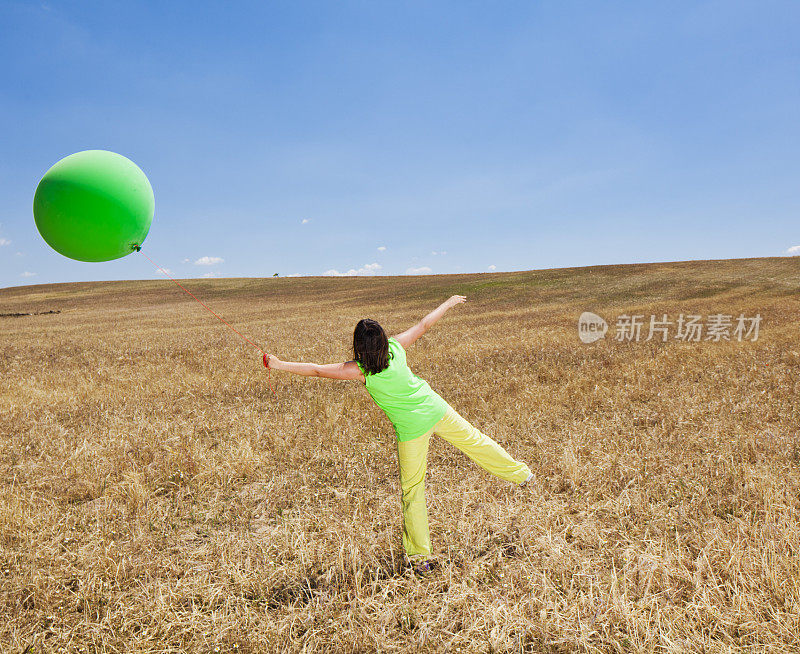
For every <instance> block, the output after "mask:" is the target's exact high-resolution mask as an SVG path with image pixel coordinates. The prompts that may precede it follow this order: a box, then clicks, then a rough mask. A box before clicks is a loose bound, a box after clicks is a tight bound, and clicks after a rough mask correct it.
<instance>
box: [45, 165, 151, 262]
mask: <svg viewBox="0 0 800 654" xmlns="http://www.w3.org/2000/svg"><path fill="white" fill-rule="evenodd" d="M154 210H155V198H154V197H153V188H152V187H151V186H150V182H149V181H147V177H146V176H145V174H144V173H143V172H142V170H141V169H140V168H139V167H138V166H137V165H136V164H135V163H133V162H132V161H131V160H130V159H128V158H126V157H123V156H122V155H121V154H116V153H115V152H108V151H107V150H86V151H84V152H76V153H75V154H71V155H70V156H68V157H65V158H64V159H62V160H61V161H59V162H58V163H57V164H55V165H54V166H53V167H52V168H51V169H50V170H48V171H47V172H46V173H45V175H44V177H43V178H42V181H41V182H39V186H38V187H37V188H36V195H35V196H34V198H33V217H34V220H35V221H36V228H37V229H38V230H39V233H40V234H41V235H42V238H44V240H45V241H47V244H48V245H49V246H50V247H51V248H53V249H54V250H55V251H56V252H60V253H61V254H63V255H64V256H65V257H69V258H70V259H77V260H78V261H110V260H112V259H119V258H120V257H124V256H125V255H126V254H130V253H131V252H133V251H134V250H137V249H138V248H139V246H141V244H142V242H143V241H144V239H145V237H146V236H147V232H148V231H149V230H150V223H152V222H153V211H154Z"/></svg>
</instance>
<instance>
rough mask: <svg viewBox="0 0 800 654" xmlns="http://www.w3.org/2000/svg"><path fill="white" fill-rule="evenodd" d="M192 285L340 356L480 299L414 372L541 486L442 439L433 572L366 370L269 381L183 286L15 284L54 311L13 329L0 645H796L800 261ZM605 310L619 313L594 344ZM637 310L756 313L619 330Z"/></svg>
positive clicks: (262, 339) (261, 336) (6, 353)
mask: <svg viewBox="0 0 800 654" xmlns="http://www.w3.org/2000/svg"><path fill="white" fill-rule="evenodd" d="M186 283H187V284H188V285H189V287H190V288H191V289H192V290H193V292H195V293H196V294H197V295H198V296H199V297H201V298H202V299H203V300H204V301H207V302H208V303H210V304H211V306H212V307H213V308H214V309H215V310H216V311H218V312H220V313H221V314H222V315H223V316H225V317H226V318H227V319H228V320H230V321H231V322H233V323H234V324H235V325H236V326H237V328H239V329H240V330H241V331H242V332H243V333H244V334H246V335H247V336H248V337H250V338H251V339H253V340H255V341H256V342H258V343H261V344H263V345H264V346H265V349H267V350H268V351H271V352H273V353H275V354H276V355H277V356H279V357H281V358H285V359H289V360H303V361H316V362H320V363H322V362H335V361H344V360H346V359H348V358H349V353H350V347H351V344H352V330H353V327H354V325H355V323H356V322H357V320H358V319H360V318H362V317H372V318H375V319H377V320H379V321H380V322H381V323H382V324H384V326H385V327H386V328H387V331H389V332H397V331H401V330H403V329H405V328H407V327H408V326H409V325H411V324H412V323H413V322H415V321H416V320H418V319H419V318H420V317H421V316H422V315H424V313H426V312H427V311H429V310H431V309H433V308H434V307H435V306H436V305H437V304H438V303H439V302H441V301H443V300H444V299H446V298H447V297H448V296H450V295H452V294H455V293H458V294H463V295H466V296H467V298H468V303H467V304H466V305H462V306H459V307H456V308H455V309H453V310H452V311H451V312H449V313H448V314H447V316H445V318H444V319H443V320H442V321H441V322H440V323H439V324H438V325H437V326H436V327H435V328H434V330H433V331H432V332H430V333H429V334H428V335H426V336H425V337H423V339H422V340H421V341H419V342H418V343H417V344H416V345H414V346H413V347H411V348H410V349H409V355H408V359H409V364H410V365H411V366H412V369H414V370H415V371H416V372H417V373H418V374H420V375H421V376H423V377H425V378H426V379H428V381H429V382H430V383H431V385H432V386H433V388H434V389H435V390H437V391H438V392H439V393H440V394H441V395H442V396H443V397H444V398H445V399H447V400H448V401H449V402H450V403H451V404H452V405H453V406H454V407H455V408H456V409H457V410H458V411H459V412H460V413H462V415H464V416H465V417H466V418H468V419H469V420H470V421H472V422H473V423H474V424H476V425H477V426H478V427H480V428H481V429H482V430H483V431H485V432H486V433H488V434H489V435H490V436H492V437H493V438H495V439H496V440H497V441H499V442H500V443H502V444H503V445H504V446H505V447H506V448H507V449H508V450H509V451H510V452H511V453H512V454H513V455H515V456H516V457H517V458H520V459H523V460H525V461H527V462H528V463H529V465H530V466H531V469H532V470H533V471H534V474H535V475H536V483H535V485H534V486H533V487H532V488H530V489H526V490H523V491H520V490H519V489H516V488H512V487H511V486H510V485H509V484H507V483H505V482H502V481H500V480H498V479H496V478H493V477H491V476H489V475H488V474H487V473H485V472H483V471H482V470H481V469H479V468H477V467H476V466H475V465H474V464H472V463H471V462H470V461H469V460H468V459H466V457H464V456H463V455H461V454H460V453H459V452H457V451H456V450H454V449H452V448H451V447H450V446H449V445H448V444H447V443H444V442H443V441H440V440H437V439H434V440H433V441H432V443H431V453H430V456H429V461H428V477H427V484H428V508H429V511H430V518H431V532H432V537H433V540H434V548H435V555H436V562H437V567H436V568H435V569H434V570H433V571H432V572H431V573H430V574H429V575H427V576H419V575H416V574H414V573H413V572H412V571H411V570H409V569H408V568H407V567H406V566H405V564H404V561H403V555H402V549H401V547H400V542H399V540H400V524H401V522H400V502H399V482H398V474H397V461H396V456H395V451H394V441H393V436H392V432H391V427H390V424H389V423H388V421H387V420H386V419H385V418H384V416H383V415H382V414H381V413H380V411H379V410H378V409H377V408H376V407H375V406H374V405H372V404H371V401H370V399H369V397H368V395H367V394H366V392H365V390H364V389H363V387H361V386H360V385H359V384H357V383H353V382H336V381H330V380H319V379H304V378H298V377H289V376H287V375H281V373H275V374H273V383H274V385H275V390H276V393H277V396H275V395H273V394H272V392H271V391H270V389H269V387H268V386H267V378H266V374H265V372H264V368H263V367H262V366H261V361H260V354H259V353H258V352H257V351H256V350H255V349H254V348H252V347H250V346H249V345H247V344H246V343H244V342H243V341H241V340H240V339H239V338H238V337H237V336H236V335H235V334H233V333H232V332H230V330H228V329H227V328H226V327H224V326H223V325H221V324H220V323H219V322H217V321H216V320H215V319H214V318H213V317H212V316H210V315H209V314H208V313H206V312H205V311H204V310H203V309H202V308H200V307H199V306H198V305H197V304H196V303H195V302H193V301H192V300H191V299H190V298H188V297H186V296H185V295H184V294H182V293H181V292H180V291H179V290H178V289H177V288H176V287H175V286H174V285H173V284H172V283H171V282H169V281H142V282H113V283H112V282H108V283H92V284H88V283H86V284H64V285H50V286H31V287H24V288H11V289H2V290H0V314H19V313H23V314H37V315H22V316H19V315H2V316H0V445H2V447H0V651H3V652H26V653H29V654H32V653H34V652H126V653H133V652H184V651H185V652H272V651H279V652H313V651H327V652H374V651H378V652H401V651H402V652H439V651H442V652H444V651H447V652H495V653H500V652H573V651H579V652H700V651H704V652H738V651H752V652H765V651H774V652H785V651H800V645H799V644H798V643H800V527H799V526H798V520H799V519H800V436H799V435H798V425H800V411H799V410H798V394H799V393H800V342H799V340H798V336H800V332H799V328H800V295H799V293H800V258H783V259H751V260H736V261H718V262H692V263H677V264H651V265H636V266H613V267H612V266H609V267H597V268H582V269H569V270H550V271H538V272H536V271H534V272H522V273H507V274H506V273H498V274H491V275H451V276H436V277H400V278H386V277H383V278H381V277H376V278H346V279H345V278H292V279H227V280H226V279H222V280H190V281H188V282H186ZM586 310H588V311H594V312H596V313H598V314H600V315H601V316H603V317H605V318H606V320H608V321H609V324H610V326H611V332H610V333H609V334H608V335H607V337H606V338H605V339H604V340H601V341H598V342H596V343H593V344H589V345H587V344H583V343H581V342H580V341H579V339H578V337H577V326H576V323H577V319H578V316H579V315H580V314H581V312H583V311H586ZM47 311H58V312H59V313H42V312H47ZM634 313H635V314H640V315H644V316H646V318H645V322H649V317H650V315H652V314H655V315H657V316H658V317H659V318H660V317H661V316H662V314H668V316H669V318H670V319H671V320H673V321H674V320H676V319H677V317H678V316H679V315H680V314H682V313H683V314H699V315H703V316H709V315H712V314H719V313H722V314H730V315H733V316H734V318H735V317H737V316H738V315H739V314H744V315H745V316H750V317H752V316H755V315H756V314H760V316H761V318H762V322H761V326H760V333H759V338H758V340H757V341H755V342H753V341H752V340H745V341H742V342H739V341H738V340H736V339H735V338H734V339H733V340H731V341H729V342H728V341H724V340H723V341H721V342H711V341H701V342H690V343H684V342H680V341H678V340H677V339H674V338H672V334H670V339H669V341H668V342H667V343H662V342H660V341H658V340H657V339H653V340H651V341H649V342H645V340H644V339H645V338H646V336H647V325H645V328H644V331H643V333H642V339H641V341H640V342H617V341H616V340H614V338H613V336H614V323H615V321H616V317H617V316H619V315H622V314H634ZM672 329H673V330H674V326H673V328H672Z"/></svg>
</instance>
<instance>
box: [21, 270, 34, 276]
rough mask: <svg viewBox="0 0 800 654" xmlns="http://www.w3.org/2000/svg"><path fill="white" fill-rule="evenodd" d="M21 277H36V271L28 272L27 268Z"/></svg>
mask: <svg viewBox="0 0 800 654" xmlns="http://www.w3.org/2000/svg"><path fill="white" fill-rule="evenodd" d="M20 277H36V273H35V272H28V271H27V270H26V271H25V272H24V273H22V274H21V275H20Z"/></svg>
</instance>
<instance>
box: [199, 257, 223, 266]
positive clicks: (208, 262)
mask: <svg viewBox="0 0 800 654" xmlns="http://www.w3.org/2000/svg"><path fill="white" fill-rule="evenodd" d="M218 263H225V259H223V258H222V257H200V258H199V259H197V260H196V261H195V262H194V265H195V266H216V265H217V264H218Z"/></svg>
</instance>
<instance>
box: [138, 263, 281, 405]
mask: <svg viewBox="0 0 800 654" xmlns="http://www.w3.org/2000/svg"><path fill="white" fill-rule="evenodd" d="M139 252H141V253H142V256H144V258H145V259H147V260H148V261H149V262H150V263H152V264H153V265H154V266H155V267H156V268H158V269H159V270H160V271H161V272H162V273H164V274H165V275H166V276H167V277H169V278H170V279H171V280H172V281H173V282H175V283H176V284H177V285H178V286H179V287H180V288H181V289H183V291H184V292H185V293H187V294H188V295H190V296H192V297H193V298H194V299H195V300H197V302H198V303H200V304H201V305H202V306H203V307H204V308H205V309H207V310H208V311H209V312H210V313H211V314H212V315H213V316H215V317H216V318H217V319H218V320H219V321H220V322H223V323H225V324H226V325H228V327H230V328H231V329H232V330H233V331H235V332H236V333H237V334H239V336H241V337H242V338H243V339H244V340H246V341H247V342H248V343H250V345H252V346H253V347H254V348H256V349H257V350H258V351H259V352H261V354H263V355H264V367H265V368H266V369H267V383H268V384H269V388H270V390H271V391H272V393H273V394H274V395H275V396H276V397H277V395H278V394H277V393H276V392H275V389H274V388H273V387H272V373H271V371H270V369H269V366H268V365H267V357H268V356H269V355H268V354H267V353H266V352H264V350H263V349H261V347H260V346H258V345H256V344H255V343H253V341H251V340H250V339H249V338H247V336H245V335H244V334H242V332H240V331H239V330H238V329H236V327H234V326H233V325H231V324H230V323H229V322H228V321H227V320H225V319H224V318H223V317H222V316H220V315H219V314H218V313H217V312H216V311H214V309H212V308H211V307H210V306H208V305H207V304H206V303H205V302H203V301H202V300H201V299H200V298H198V297H197V296H196V295H195V294H194V293H192V292H191V291H190V290H189V289H188V288H186V287H185V286H184V285H183V284H181V283H180V282H179V281H178V280H177V279H175V278H174V277H173V276H172V275H170V274H169V273H168V272H167V271H166V270H164V268H162V267H161V266H159V265H158V264H157V263H156V262H155V261H153V260H152V259H151V258H150V257H148V256H147V254H145V253H144V252H142V251H141V250H139Z"/></svg>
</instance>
